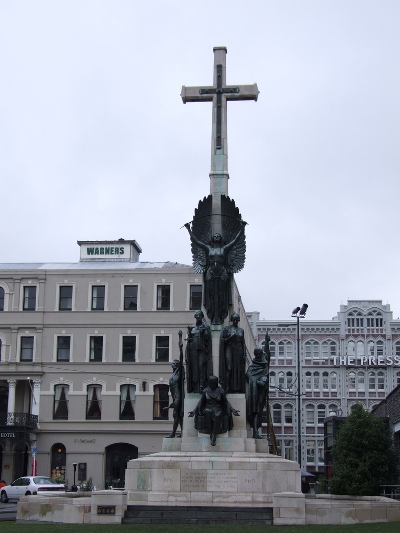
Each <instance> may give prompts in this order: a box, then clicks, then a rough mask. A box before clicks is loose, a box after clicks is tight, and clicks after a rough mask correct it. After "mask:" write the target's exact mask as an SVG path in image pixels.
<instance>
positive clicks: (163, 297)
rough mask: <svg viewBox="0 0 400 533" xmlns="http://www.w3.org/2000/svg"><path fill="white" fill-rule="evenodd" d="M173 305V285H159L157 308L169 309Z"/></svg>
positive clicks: (160, 309) (161, 309) (159, 309)
mask: <svg viewBox="0 0 400 533" xmlns="http://www.w3.org/2000/svg"><path fill="white" fill-rule="evenodd" d="M170 306H171V286H170V285H157V310H158V311H169V309H170Z"/></svg>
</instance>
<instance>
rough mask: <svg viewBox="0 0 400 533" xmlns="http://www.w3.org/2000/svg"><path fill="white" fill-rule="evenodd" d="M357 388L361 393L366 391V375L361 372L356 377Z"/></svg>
mask: <svg viewBox="0 0 400 533" xmlns="http://www.w3.org/2000/svg"><path fill="white" fill-rule="evenodd" d="M356 388H357V390H358V391H360V392H364V391H365V374H364V372H362V371H361V370H360V371H359V372H357V375H356Z"/></svg>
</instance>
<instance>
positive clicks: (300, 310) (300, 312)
mask: <svg viewBox="0 0 400 533" xmlns="http://www.w3.org/2000/svg"><path fill="white" fill-rule="evenodd" d="M307 309H308V305H307V304H303V305H302V307H295V308H294V309H293V311H292V317H294V318H296V319H297V461H298V463H299V465H300V468H301V398H300V396H301V375H300V318H304V317H305V316H306V313H307Z"/></svg>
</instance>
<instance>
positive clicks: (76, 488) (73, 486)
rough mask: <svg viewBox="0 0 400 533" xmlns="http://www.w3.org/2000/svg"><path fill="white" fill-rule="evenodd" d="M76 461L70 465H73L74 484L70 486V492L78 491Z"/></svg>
mask: <svg viewBox="0 0 400 533" xmlns="http://www.w3.org/2000/svg"><path fill="white" fill-rule="evenodd" d="M77 464H78V463H72V466H73V467H74V484H73V485H72V487H71V492H78V487H77V486H76V484H75V482H76V467H77Z"/></svg>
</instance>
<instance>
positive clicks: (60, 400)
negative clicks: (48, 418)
mask: <svg viewBox="0 0 400 533" xmlns="http://www.w3.org/2000/svg"><path fill="white" fill-rule="evenodd" d="M68 395H69V385H66V384H64V383H63V384H62V385H54V409H53V419H54V420H68Z"/></svg>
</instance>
